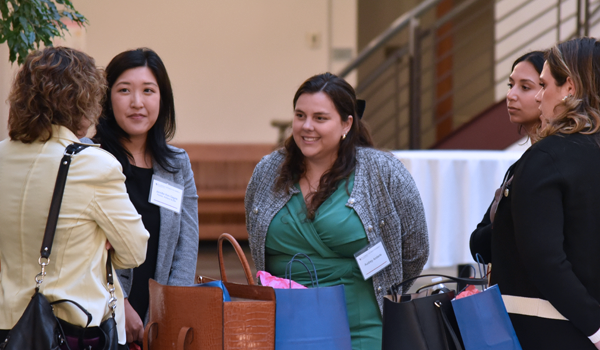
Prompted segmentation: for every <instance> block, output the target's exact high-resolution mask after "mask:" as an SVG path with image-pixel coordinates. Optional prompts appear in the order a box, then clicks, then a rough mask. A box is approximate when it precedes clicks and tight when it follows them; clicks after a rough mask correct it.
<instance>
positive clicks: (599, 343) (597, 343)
mask: <svg viewBox="0 0 600 350" xmlns="http://www.w3.org/2000/svg"><path fill="white" fill-rule="evenodd" d="M594 345H596V349H600V341H599V342H596V343H594Z"/></svg>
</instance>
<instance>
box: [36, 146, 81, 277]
mask: <svg viewBox="0 0 600 350" xmlns="http://www.w3.org/2000/svg"><path fill="white" fill-rule="evenodd" d="M89 146H90V145H86V144H80V143H72V144H70V145H68V146H67V148H65V151H64V153H63V157H62V159H61V160H60V166H59V167H58V175H57V176H56V183H55V184H54V193H53V194H52V201H51V202H50V212H49V214H48V220H47V221H46V230H45V231H44V239H43V240H42V248H41V250H40V261H41V259H46V261H47V262H50V259H49V258H50V253H51V251H52V242H53V241H54V234H55V233H56V224H57V223H58V214H59V212H60V205H61V203H62V198H63V194H64V192H65V184H66V183H67V173H68V172H69V167H70V166H71V160H72V158H73V156H74V155H76V154H77V153H79V152H81V151H83V150H84V149H86V148H88V147H89ZM40 264H41V263H40ZM45 266H47V264H46V265H45Z"/></svg>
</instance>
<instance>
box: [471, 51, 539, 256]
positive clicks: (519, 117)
mask: <svg viewBox="0 0 600 350" xmlns="http://www.w3.org/2000/svg"><path fill="white" fill-rule="evenodd" d="M543 67H544V53H543V52H541V51H532V52H528V53H526V54H524V55H523V56H521V57H519V58H517V59H516V60H515V62H514V63H513V65H512V68H511V73H510V76H509V77H508V91H507V92H506V106H507V107H508V115H509V117H510V122H511V123H513V124H517V125H519V131H521V130H525V133H526V134H527V137H529V139H530V140H531V143H535V140H536V139H537V130H538V128H539V126H540V108H539V107H540V103H539V102H538V101H536V99H535V95H536V94H537V93H538V91H540V88H541V86H540V73H542V68H543ZM516 164H517V163H515V164H513V165H512V166H511V167H510V168H508V170H507V172H506V175H505V176H504V181H502V185H501V187H500V188H499V189H497V190H496V194H495V196H494V200H493V201H492V204H490V206H489V208H488V210H487V212H486V213H485V215H484V216H483V219H482V220H481V222H480V223H479V224H478V225H477V228H476V229H475V231H473V233H472V234H471V240H470V248H471V254H472V255H473V259H474V260H475V261H478V260H477V256H476V255H477V254H480V255H481V258H482V259H483V262H485V263H490V262H492V250H491V249H492V226H493V224H492V223H493V222H494V215H495V214H496V208H497V206H498V201H499V200H500V199H501V198H502V192H504V189H505V188H504V187H506V185H505V184H510V183H511V182H512V179H513V175H514V172H513V170H514V168H515V166H516Z"/></svg>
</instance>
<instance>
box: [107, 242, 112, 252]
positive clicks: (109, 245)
mask: <svg viewBox="0 0 600 350" xmlns="http://www.w3.org/2000/svg"><path fill="white" fill-rule="evenodd" d="M111 249H112V244H110V242H109V241H108V240H106V250H111Z"/></svg>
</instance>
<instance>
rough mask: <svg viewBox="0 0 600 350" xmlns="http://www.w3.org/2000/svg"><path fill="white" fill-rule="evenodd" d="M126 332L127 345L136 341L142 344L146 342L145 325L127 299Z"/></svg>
mask: <svg viewBox="0 0 600 350" xmlns="http://www.w3.org/2000/svg"><path fill="white" fill-rule="evenodd" d="M125 332H126V333H127V343H133V342H134V341H137V342H139V343H141V342H142V341H143V340H144V323H143V322H142V320H141V319H140V316H139V315H138V313H137V312H136V311H135V310H134V308H133V307H132V306H131V304H129V300H128V299H127V298H125Z"/></svg>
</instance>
